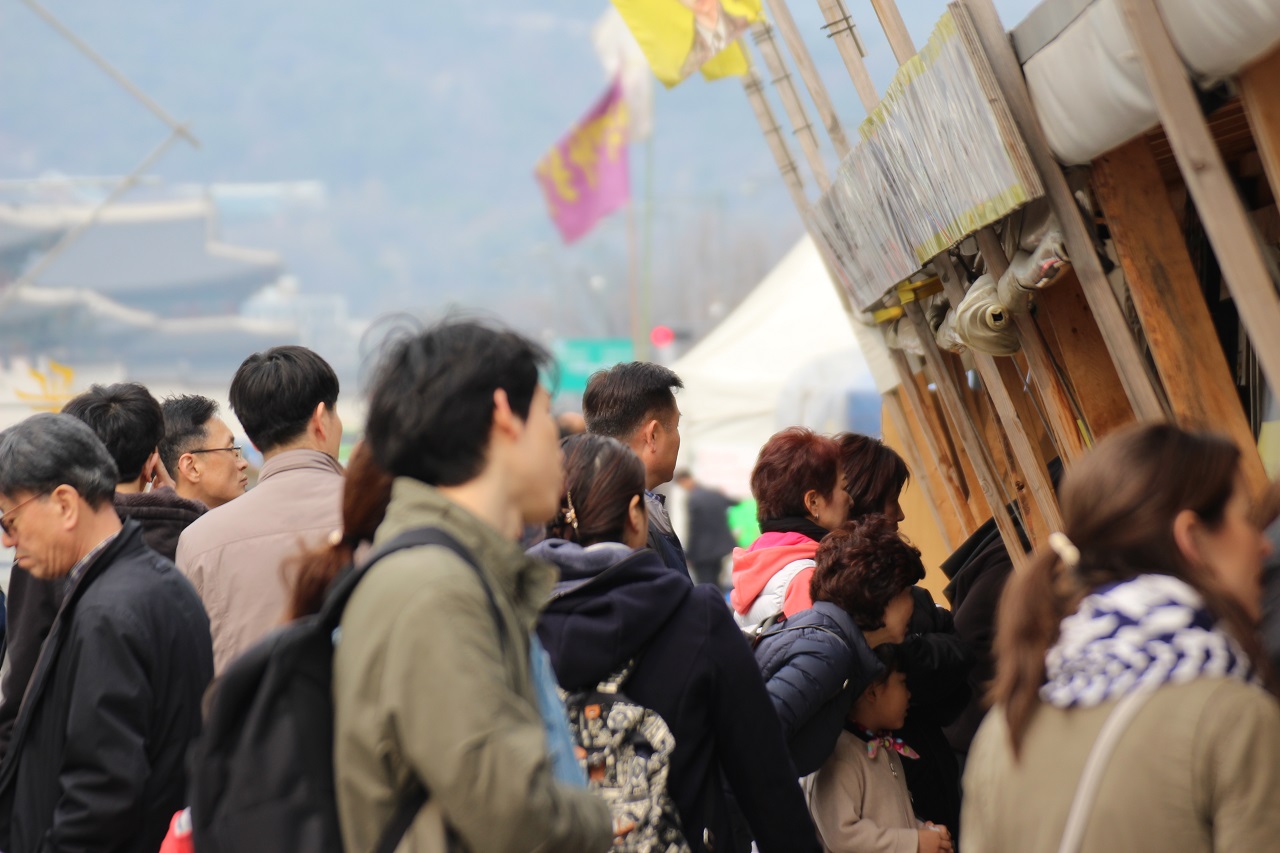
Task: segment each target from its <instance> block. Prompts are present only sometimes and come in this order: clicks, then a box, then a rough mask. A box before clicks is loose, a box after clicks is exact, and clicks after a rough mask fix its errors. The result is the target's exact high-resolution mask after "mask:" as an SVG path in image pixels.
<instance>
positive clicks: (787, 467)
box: [751, 427, 840, 523]
mask: <svg viewBox="0 0 1280 853" xmlns="http://www.w3.org/2000/svg"><path fill="white" fill-rule="evenodd" d="M839 464H840V445H839V444H838V443H836V440H835V439H834V438H831V437H830V436H825V435H819V434H818V433H816V432H814V431H813V430H811V429H805V428H804V427H788V428H787V429H784V430H783V431H782V432H780V433H776V434H775V435H774V436H773V437H772V438H770V439H769V440H768V441H767V442H765V445H764V447H762V448H760V456H759V457H758V458H757V459H756V467H755V468H753V469H752V470H751V496H752V497H754V498H755V499H756V517H757V518H758V519H759V520H760V521H761V522H762V523H763V522H765V521H768V520H770V519H774V518H793V517H794V518H803V517H804V516H807V515H808V514H809V511H808V510H807V509H806V508H805V505H804V496H805V493H806V492H808V491H809V490H810V489H816V490H817V492H818V494H820V495H822V496H823V497H824V498H827V499H830V498H831V494H832V492H834V491H835V489H836V476H837V466H838V465H839Z"/></svg>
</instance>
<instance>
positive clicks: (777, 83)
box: [751, 18, 831, 193]
mask: <svg viewBox="0 0 1280 853" xmlns="http://www.w3.org/2000/svg"><path fill="white" fill-rule="evenodd" d="M751 37H752V38H753V39H754V40H755V43H756V47H758V48H759V49H760V55H761V56H763V57H764V64H765V67H766V68H768V69H769V76H770V77H772V78H773V81H772V82H773V88H774V90H775V91H777V93H778V97H779V98H780V99H781V100H782V108H783V109H784V110H785V111H786V113H787V118H788V119H790V121H791V129H792V134H793V135H794V136H795V138H796V141H797V142H799V143H800V150H801V151H803V152H804V159H805V161H806V162H807V163H808V164H809V171H811V172H812V173H813V179H814V180H815V181H817V182H818V192H822V193H824V192H826V191H827V190H828V189H830V188H831V179H830V178H828V177H827V166H826V164H825V163H823V162H822V149H821V147H819V145H818V134H816V133H814V132H813V125H812V124H810V123H809V114H808V113H807V112H806V111H805V108H804V102H803V101H801V100H800V93H799V92H797V91H796V86H795V82H794V81H793V80H792V79H791V72H790V71H788V70H787V63H786V60H785V59H783V57H782V51H780V50H778V43H777V42H776V41H774V38H773V25H772V24H770V23H769V22H768V21H766V20H764V19H763V18H761V19H760V20H759V21H757V22H756V23H755V24H753V25H752V26H751Z"/></svg>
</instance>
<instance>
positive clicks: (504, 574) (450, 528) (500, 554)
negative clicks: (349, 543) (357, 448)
mask: <svg viewBox="0 0 1280 853" xmlns="http://www.w3.org/2000/svg"><path fill="white" fill-rule="evenodd" d="M424 526H432V527H439V528H440V529H441V530H443V531H445V532H446V533H448V534H450V535H451V536H453V538H455V539H457V540H458V544H460V545H462V547H464V548H466V549H467V551H468V552H470V553H471V556H472V557H474V558H475V561H476V564H477V565H478V566H479V567H480V569H481V570H482V571H484V573H485V575H486V576H487V577H489V578H490V580H491V581H492V582H493V583H494V584H495V585H497V586H498V587H499V588H500V589H501V590H502V591H503V592H504V593H505V594H506V598H507V600H508V601H510V602H511V604H512V606H513V607H514V608H515V610H516V613H517V615H518V616H519V618H520V622H521V624H522V625H524V627H525V629H526V630H529V631H532V630H533V626H534V624H535V623H536V622H537V619H538V613H539V611H540V610H541V609H542V605H543V603H544V602H545V601H546V600H547V597H548V596H549V595H550V594H551V591H552V589H553V587H554V586H555V582H556V579H557V577H558V576H559V571H558V570H557V569H556V568H555V567H554V566H552V565H551V564H550V563H546V562H543V561H542V560H538V559H534V558H533V557H530V556H528V555H527V554H525V552H524V551H523V550H521V548H520V543H518V542H517V541H516V540H514V539H508V538H507V537H505V536H503V535H502V534H501V533H499V532H498V531H497V530H495V529H494V528H493V527H491V526H490V525H489V524H487V523H485V522H484V521H482V520H481V519H480V518H479V517H477V516H476V515H474V514H472V513H471V512H470V511H469V510H466V509H464V508H463V507H462V506H460V505H458V504H456V503H454V502H453V501H451V500H449V499H448V498H446V497H445V496H444V495H443V494H441V493H440V490H439V489H436V488H435V487H433V486H428V485H427V484H426V483H423V482H421V481H419V480H415V479H413V478H411V477H396V479H395V481H394V482H393V483H392V485H391V502H390V503H389V504H388V505H387V515H386V518H385V520H384V521H383V522H382V524H381V525H379V527H378V532H377V534H375V536H374V540H373V541H374V547H377V546H378V545H381V544H382V543H383V542H389V541H390V540H391V539H392V538H394V537H395V536H397V535H399V534H400V533H403V532H404V531H406V530H410V529H412V528H415V527H424Z"/></svg>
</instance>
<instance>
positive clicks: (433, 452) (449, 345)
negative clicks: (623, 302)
mask: <svg viewBox="0 0 1280 853" xmlns="http://www.w3.org/2000/svg"><path fill="white" fill-rule="evenodd" d="M550 365H551V356H550V355H549V354H548V353H547V351H546V350H544V349H543V348H542V347H540V346H538V345H537V344H536V343H534V342H533V341H531V340H529V339H528V338H526V337H524V336H523V335H519V334H517V333H515V332H512V331H510V330H507V329H501V328H494V327H491V326H488V325H485V324H483V323H480V322H477V321H473V320H449V321H445V322H443V323H440V324H439V325H437V326H434V327H432V328H430V329H427V330H426V331H423V332H419V333H417V334H415V335H412V336H411V337H408V338H405V339H403V340H401V341H399V342H397V343H395V344H393V345H392V347H391V349H390V351H389V352H388V353H387V355H386V357H385V358H384V359H383V362H382V364H381V366H380V368H379V370H378V373H377V378H376V379H375V382H374V386H373V393H372V395H371V397H370V400H369V415H368V420H367V425H366V427H365V438H366V440H367V441H368V442H369V447H370V449H371V450H372V451H373V455H374V458H375V459H377V461H378V464H379V465H381V466H382V467H383V468H385V469H386V470H387V471H388V472H389V473H391V474H392V475H394V476H397V477H413V478H414V479H415V480H420V481H421V482H423V483H427V484H429V485H432V486H456V485H458V484H460V483H465V482H467V481H469V480H472V479H474V478H475V477H476V476H478V475H479V474H480V472H481V470H483V468H484V463H485V457H486V454H487V452H488V448H489V432H490V429H491V428H492V426H493V394H494V392H495V391H497V390H498V389H499V388H501V389H503V390H504V391H506V393H507V400H508V402H509V403H510V405H511V411H512V412H514V413H515V414H516V415H517V416H518V417H520V418H527V417H528V416H529V407H530V405H531V404H532V402H533V393H534V391H535V389H536V388H537V387H538V371H539V369H540V368H543V367H549V366H550Z"/></svg>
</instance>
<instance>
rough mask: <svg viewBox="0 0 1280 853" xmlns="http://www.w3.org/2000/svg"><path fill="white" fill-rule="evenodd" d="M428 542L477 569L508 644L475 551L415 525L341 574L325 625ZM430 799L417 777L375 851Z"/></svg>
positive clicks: (390, 846)
mask: <svg viewBox="0 0 1280 853" xmlns="http://www.w3.org/2000/svg"><path fill="white" fill-rule="evenodd" d="M427 545H438V546H440V547H442V548H447V549H449V550H450V551H452V552H453V553H454V554H456V555H457V556H458V557H459V558H460V559H461V560H462V561H463V562H464V563H466V564H467V565H468V566H469V567H470V568H471V570H472V571H473V572H475V575H476V579H477V580H479V581H480V586H481V587H482V588H483V589H484V594H485V598H487V599H488V601H489V610H490V611H491V612H492V613H493V621H494V623H495V624H496V625H497V628H498V643H499V644H500V645H502V646H506V645H507V623H506V621H505V620H504V619H503V618H502V611H501V610H500V609H498V600H497V598H496V597H495V596H494V594H493V587H492V586H491V585H490V584H489V580H488V579H487V578H486V577H485V576H484V572H482V571H481V570H480V567H479V566H478V565H476V561H475V558H474V557H472V556H471V552H469V551H468V550H467V549H466V548H464V547H462V544H461V543H459V542H458V540H457V539H454V538H453V536H451V535H449V534H448V533H446V532H445V531H443V530H441V529H440V528H438V527H415V528H413V529H411V530H406V531H404V532H403V533H401V534H400V535H398V536H396V537H394V538H393V539H392V540H391V541H389V542H387V543H385V544H383V545H381V546H380V547H378V548H375V549H374V551H373V553H372V554H370V555H369V557H368V559H366V560H365V561H364V564H363V565H361V566H359V567H357V568H354V569H352V570H351V571H349V572H347V573H346V574H345V575H342V576H340V577H339V578H338V579H337V580H336V581H334V583H333V586H332V587H331V588H330V589H329V593H328V595H326V596H325V600H324V606H323V607H321V609H320V622H321V624H322V625H324V627H325V628H326V629H327V630H328V631H330V632H337V630H338V626H339V624H340V623H341V621H342V612H343V611H344V610H346V607H347V602H349V601H350V600H351V594H352V593H353V592H355V588H356V584H358V583H360V581H361V580H362V579H363V578H364V576H365V574H366V573H367V572H368V571H369V569H371V568H372V567H373V565H374V564H375V563H377V562H378V561H379V560H381V559H382V558H383V557H387V556H390V555H391V554H394V553H395V552H397V551H403V550H405V549H406V548H421V547H424V546H427ZM428 799H430V794H429V793H428V792H427V789H426V786H424V785H423V784H422V782H421V781H420V780H418V779H416V778H415V779H414V780H413V785H412V787H411V788H410V789H409V791H408V792H407V793H406V794H405V797H404V799H402V800H401V801H400V803H399V804H398V805H397V806H396V810H395V813H394V814H392V816H391V822H390V823H388V824H387V826H386V828H385V829H384V830H383V831H382V836H381V837H380V838H379V839H378V846H377V847H375V848H374V853H394V852H395V849H396V848H397V847H399V846H400V842H401V841H402V840H403V839H404V836H405V833H406V832H408V831H409V827H410V826H412V825H413V821H414V819H415V818H416V817H417V816H418V812H419V811H420V810H421V809H422V807H423V806H424V805H426V803H427V800H428Z"/></svg>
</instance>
